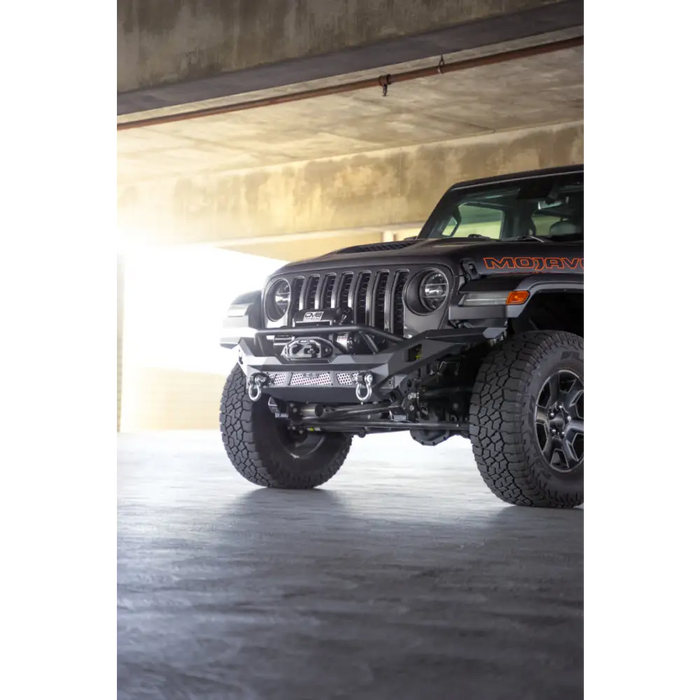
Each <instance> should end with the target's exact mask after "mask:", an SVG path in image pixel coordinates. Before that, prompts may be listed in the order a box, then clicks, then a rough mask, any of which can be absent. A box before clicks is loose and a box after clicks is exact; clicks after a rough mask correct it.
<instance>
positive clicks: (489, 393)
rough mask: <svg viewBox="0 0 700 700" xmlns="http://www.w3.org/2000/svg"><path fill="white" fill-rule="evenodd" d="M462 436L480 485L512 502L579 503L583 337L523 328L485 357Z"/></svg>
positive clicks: (564, 505)
mask: <svg viewBox="0 0 700 700" xmlns="http://www.w3.org/2000/svg"><path fill="white" fill-rule="evenodd" d="M469 434H470V438H471V441H472V447H473V450H474V457H475V459H476V464H477V466H478V467H479V471H480V472H481V476H482V477H483V479H484V481H485V482H486V484H487V486H488V487H489V488H490V489H491V491H493V493H495V494H496V495H497V496H498V497H499V498H501V499H503V500H504V501H506V503H512V504H514V505H524V506H541V507H549V508H573V507H574V506H577V505H580V504H581V503H583V338H581V337H580V336H577V335H574V334H573V333H565V332H563V331H536V332H531V333H523V334H522V335H519V336H516V337H515V338H513V339H511V340H507V341H505V342H504V343H503V344H501V345H500V346H498V347H497V348H495V349H494V350H493V351H492V352H491V353H490V354H489V355H487V357H486V358H485V360H484V362H483V364H482V365H481V367H480V369H479V372H478V374H477V377H476V381H475V384H474V390H473V393H472V402H471V407H470V413H469Z"/></svg>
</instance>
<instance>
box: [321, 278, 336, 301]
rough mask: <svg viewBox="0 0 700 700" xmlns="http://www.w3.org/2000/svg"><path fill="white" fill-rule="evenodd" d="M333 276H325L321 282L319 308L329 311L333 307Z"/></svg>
mask: <svg viewBox="0 0 700 700" xmlns="http://www.w3.org/2000/svg"><path fill="white" fill-rule="evenodd" d="M335 280H336V276H335V275H326V279H325V280H324V281H323V293H322V295H321V298H322V300H323V301H322V302H321V308H323V309H330V308H332V306H333V290H334V289H335Z"/></svg>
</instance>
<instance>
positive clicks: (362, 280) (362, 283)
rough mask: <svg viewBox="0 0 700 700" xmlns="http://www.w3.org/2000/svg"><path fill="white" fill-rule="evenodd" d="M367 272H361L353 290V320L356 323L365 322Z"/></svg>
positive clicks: (368, 278)
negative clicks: (354, 290)
mask: <svg viewBox="0 0 700 700" xmlns="http://www.w3.org/2000/svg"><path fill="white" fill-rule="evenodd" d="M369 280H370V274H369V272H361V273H360V277H359V279H358V281H357V291H356V292H355V299H356V301H355V320H356V321H357V323H367V290H368V289H369Z"/></svg>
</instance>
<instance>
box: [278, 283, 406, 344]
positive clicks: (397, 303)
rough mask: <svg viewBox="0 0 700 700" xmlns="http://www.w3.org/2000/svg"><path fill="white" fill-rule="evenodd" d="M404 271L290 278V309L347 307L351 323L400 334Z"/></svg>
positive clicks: (402, 317) (402, 319)
mask: <svg viewBox="0 0 700 700" xmlns="http://www.w3.org/2000/svg"><path fill="white" fill-rule="evenodd" d="M407 280H408V271H407V270H393V271H389V270H377V271H372V272H370V271H368V270H362V271H353V272H338V273H335V272H330V273H326V274H311V275H305V276H303V277H302V276H299V277H294V278H293V279H292V280H290V281H291V298H290V310H291V311H292V312H294V311H299V310H300V309H337V308H349V309H352V311H353V317H354V320H355V323H359V324H361V325H367V326H372V327H373V328H380V329H382V330H385V331H388V332H390V333H395V334H396V335H401V336H402V335H403V332H404V328H403V323H404V305H403V291H404V288H405V286H406V282H407Z"/></svg>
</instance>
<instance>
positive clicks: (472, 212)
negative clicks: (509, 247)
mask: <svg viewBox="0 0 700 700" xmlns="http://www.w3.org/2000/svg"><path fill="white" fill-rule="evenodd" d="M426 230H427V234H426V231H425V230H424V231H423V233H422V234H421V237H422V238H425V237H427V238H468V237H470V236H471V237H472V238H482V237H483V238H493V239H499V240H513V239H516V238H534V237H537V238H543V239H546V240H556V241H577V240H582V239H583V173H570V174H566V175H550V176H543V177H539V178H532V179H528V180H522V181H520V182H511V183H497V184H495V185H485V186H484V187H480V188H465V189H464V190H455V191H454V192H450V193H448V194H447V195H446V196H445V198H444V199H443V200H442V201H441V203H440V204H439V205H438V207H437V209H436V210H435V212H434V213H433V215H432V216H431V218H430V220H429V221H428V223H427V225H426Z"/></svg>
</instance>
